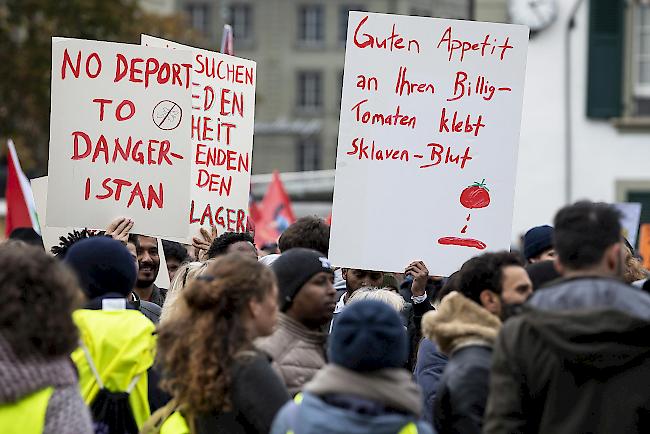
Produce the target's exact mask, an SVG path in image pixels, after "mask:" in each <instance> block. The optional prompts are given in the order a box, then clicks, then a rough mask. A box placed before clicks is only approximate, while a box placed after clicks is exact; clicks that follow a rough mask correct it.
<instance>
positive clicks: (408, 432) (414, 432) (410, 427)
mask: <svg viewBox="0 0 650 434" xmlns="http://www.w3.org/2000/svg"><path fill="white" fill-rule="evenodd" d="M302 398H303V396H302V393H298V394H297V395H296V396H295V397H294V398H293V402H295V403H296V405H300V404H301V403H302ZM161 434H162V432H161ZM287 434H294V432H293V430H289V431H287ZM397 434H418V427H417V425H416V424H415V423H413V422H410V423H407V424H406V425H405V426H404V427H403V428H402V429H401V430H399V432H398V433H397Z"/></svg>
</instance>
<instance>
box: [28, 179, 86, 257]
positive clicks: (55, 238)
mask: <svg viewBox="0 0 650 434" xmlns="http://www.w3.org/2000/svg"><path fill="white" fill-rule="evenodd" d="M29 182H30V184H31V185H32V193H33V194H34V205H35V206H36V214H38V224H39V225H40V226H41V235H42V236H43V246H44V247H45V251H46V252H47V253H50V252H51V250H52V247H54V246H57V245H58V244H59V237H63V236H66V235H68V234H69V233H70V232H72V231H73V230H74V229H75V228H71V227H65V228H52V227H49V226H48V225H47V176H41V177H40V178H34V179H31V180H30V181H29Z"/></svg>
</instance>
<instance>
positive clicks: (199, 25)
mask: <svg viewBox="0 0 650 434" xmlns="http://www.w3.org/2000/svg"><path fill="white" fill-rule="evenodd" d="M185 12H186V13H187V15H189V17H190V25H191V26H192V27H193V28H194V29H196V30H198V31H199V32H201V33H203V34H207V33H208V29H209V28H210V22H209V21H210V15H209V12H210V8H209V7H208V5H207V4H206V3H189V4H186V5H185Z"/></svg>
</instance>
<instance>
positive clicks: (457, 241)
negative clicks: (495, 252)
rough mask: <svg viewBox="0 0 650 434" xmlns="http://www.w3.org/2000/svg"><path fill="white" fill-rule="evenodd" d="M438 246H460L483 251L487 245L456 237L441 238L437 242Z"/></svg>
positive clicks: (471, 239)
mask: <svg viewBox="0 0 650 434" xmlns="http://www.w3.org/2000/svg"><path fill="white" fill-rule="evenodd" d="M438 244H443V245H447V246H461V247H474V248H476V249H479V250H483V249H485V248H486V247H487V245H486V244H485V243H484V242H483V241H479V240H475V239H473V238H457V237H443V238H440V239H439V240H438Z"/></svg>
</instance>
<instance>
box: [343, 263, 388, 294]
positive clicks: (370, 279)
mask: <svg viewBox="0 0 650 434" xmlns="http://www.w3.org/2000/svg"><path fill="white" fill-rule="evenodd" d="M342 271H343V279H345V287H346V289H347V291H348V294H351V293H352V292H354V291H356V290H357V289H359V288H363V287H364V286H374V287H377V288H379V287H380V286H382V285H383V283H384V272H383V271H371V270H357V269H355V268H343V270H342Z"/></svg>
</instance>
